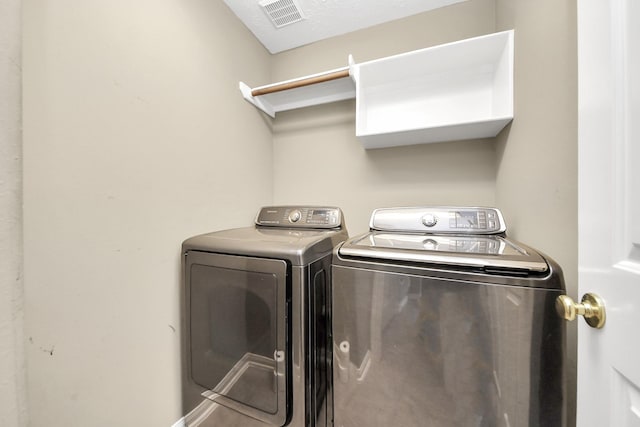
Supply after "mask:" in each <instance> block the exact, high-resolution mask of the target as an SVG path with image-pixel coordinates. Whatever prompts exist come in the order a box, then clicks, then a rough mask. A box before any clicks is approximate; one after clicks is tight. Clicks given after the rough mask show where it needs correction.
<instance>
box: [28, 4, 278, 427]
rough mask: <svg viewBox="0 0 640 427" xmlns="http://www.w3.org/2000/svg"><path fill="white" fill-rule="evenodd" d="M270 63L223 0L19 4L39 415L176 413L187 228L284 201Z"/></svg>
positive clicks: (120, 421)
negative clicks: (248, 88)
mask: <svg viewBox="0 0 640 427" xmlns="http://www.w3.org/2000/svg"><path fill="white" fill-rule="evenodd" d="M269 62H270V58H269V55H268V54H267V53H266V51H265V50H264V49H263V48H262V46H261V45H260V44H259V43H258V42H257V41H256V40H255V39H254V38H253V36H252V35H251V34H250V33H249V32H248V31H247V30H246V29H245V28H244V27H243V26H242V25H241V24H240V23H239V22H238V21H237V20H236V19H235V17H234V16H233V15H232V14H231V13H230V11H229V10H228V9H227V8H226V6H224V4H223V3H222V2H221V1H210V0H185V1H170V0H161V1H156V0H142V1H135V2H131V1H122V0H116V1H100V0H85V1H80V2H79V1H72V0H57V1H49V0H27V1H26V2H25V4H24V209H25V214H24V230H25V231H24V237H25V243H24V245H25V248H24V249H25V291H26V319H27V320H26V332H25V335H26V337H25V338H26V347H27V348H26V353H27V364H28V387H27V389H28V401H29V406H30V414H29V415H30V420H31V425H32V426H34V427H40V426H47V427H58V426H59V427H62V426H64V427H69V426H92V427H100V426H104V427H114V426H168V425H171V424H172V423H173V422H174V421H175V420H177V419H178V418H179V417H180V416H181V409H180V372H181V371H180V360H179V359H180V355H179V354H180V337H179V331H180V318H179V270H180V257H179V248H180V243H181V241H182V240H183V239H184V238H186V237H188V236H190V235H194V234H196V233H202V232H207V231H211V230H214V229H221V228H228V227H234V226H240V225H246V224H247V223H249V222H250V221H251V220H252V219H253V216H254V215H255V212H256V210H257V207H259V206H260V205H264V204H268V203H270V202H271V200H272V179H271V175H272V161H271V157H272V150H271V130H270V127H269V124H268V122H267V121H265V120H264V119H263V117H262V116H261V115H260V114H259V113H258V112H257V111H256V110H255V109H254V108H252V107H251V106H250V105H249V104H247V103H246V102H244V101H243V100H242V97H241V96H240V94H239V91H238V88H237V84H238V79H239V76H241V75H242V76H243V78H245V79H247V80H249V81H258V80H261V81H262V80H268V79H269V69H268V68H269V67H268V65H269ZM223 208H224V209H223Z"/></svg>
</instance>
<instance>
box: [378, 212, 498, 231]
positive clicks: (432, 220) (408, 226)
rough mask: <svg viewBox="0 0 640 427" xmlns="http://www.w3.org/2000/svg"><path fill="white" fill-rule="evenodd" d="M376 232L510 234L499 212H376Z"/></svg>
mask: <svg viewBox="0 0 640 427" xmlns="http://www.w3.org/2000/svg"><path fill="white" fill-rule="evenodd" d="M369 226H370V228H371V229H372V230H379V231H404V232H424V233H433V234H437V233H452V234H453V233H455V234H500V233H504V232H505V231H506V230H507V227H506V224H505V223H504V219H503V217H502V213H501V212H500V211H499V210H498V209H496V208H477V207H452V206H437V207H407V208H383V209H376V210H375V211H374V212H373V214H372V215H371V222H370V224H369Z"/></svg>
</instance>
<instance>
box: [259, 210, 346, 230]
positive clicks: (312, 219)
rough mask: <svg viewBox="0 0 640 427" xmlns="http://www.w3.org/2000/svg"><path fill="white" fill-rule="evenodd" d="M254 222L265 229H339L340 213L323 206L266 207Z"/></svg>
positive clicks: (340, 223)
mask: <svg viewBox="0 0 640 427" xmlns="http://www.w3.org/2000/svg"><path fill="white" fill-rule="evenodd" d="M255 222H256V225H260V226H266V227H289V228H290V227H296V228H298V227H299V228H339V227H341V226H342V211H340V209H338V208H335V207H324V206H267V207H264V208H262V209H260V212H258V216H257V217H256V221H255Z"/></svg>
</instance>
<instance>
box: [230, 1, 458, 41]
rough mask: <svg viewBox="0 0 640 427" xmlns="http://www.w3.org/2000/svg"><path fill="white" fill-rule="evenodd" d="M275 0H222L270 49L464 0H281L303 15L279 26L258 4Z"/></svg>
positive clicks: (337, 33)
mask: <svg viewBox="0 0 640 427" xmlns="http://www.w3.org/2000/svg"><path fill="white" fill-rule="evenodd" d="M274 1H275V0H264V1H261V0H224V2H225V3H226V4H227V6H229V8H230V9H231V10H232V11H233V12H234V13H235V14H236V16H238V18H239V19H240V20H241V21H242V22H243V23H244V24H245V25H246V26H247V28H249V30H251V32H252V33H253V34H254V35H255V36H256V38H257V39H258V40H260V42H261V43H262V44H263V45H264V46H265V47H266V48H267V50H268V51H269V52H271V53H278V52H282V51H284V50H288V49H292V48H295V47H298V46H302V45H305V44H309V43H313V42H315V41H318V40H322V39H326V38H330V37H333V36H337V35H340V34H345V33H349V32H351V31H355V30H359V29H362V28H367V27H371V26H373V25H377V24H381V23H383V22H388V21H393V20H396V19H400V18H404V17H407V16H411V15H415V14H418V13H421V12H426V11H428V10H432V9H436V8H439V7H443V6H447V5H450V4H453V3H459V2H462V1H465V0H281V1H283V2H294V3H295V4H296V6H297V7H298V8H299V9H300V10H301V12H302V16H303V19H302V20H300V21H298V22H294V23H291V24H288V25H285V26H282V27H280V28H277V27H276V25H275V24H274V23H273V22H272V21H271V19H270V18H269V16H268V14H267V12H266V11H265V10H264V9H263V7H261V6H260V3H265V2H266V3H271V2H274ZM276 6H277V4H276Z"/></svg>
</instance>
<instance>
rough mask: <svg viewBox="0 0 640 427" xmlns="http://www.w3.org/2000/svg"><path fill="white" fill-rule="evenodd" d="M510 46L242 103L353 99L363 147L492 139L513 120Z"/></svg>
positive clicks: (399, 62) (489, 38)
mask: <svg viewBox="0 0 640 427" xmlns="http://www.w3.org/2000/svg"><path fill="white" fill-rule="evenodd" d="M513 39H514V33H513V30H511V31H504V32H500V33H494V34H489V35H486V36H481V37H475V38H471V39H466V40H461V41H457V42H454V43H448V44H443V45H440V46H434V47H430V48H426V49H421V50H416V51H413V52H408V53H403V54H400V55H395V56H389V57H386V58H382V59H377V60H374V61H369V62H363V63H361V64H356V63H354V61H353V58H352V57H351V56H349V65H348V66H347V67H343V68H338V69H335V70H330V71H326V72H323V73H318V74H313V75H311V76H306V77H303V78H299V79H292V80H287V81H284V82H280V83H274V84H271V85H266V86H260V87H257V88H254V89H251V88H250V87H249V86H247V85H246V84H244V83H243V82H240V90H241V92H242V95H243V96H244V98H245V99H246V100H247V101H249V102H250V103H252V104H253V105H255V106H256V107H257V108H259V109H261V110H262V111H264V112H265V113H267V114H269V115H270V116H271V117H275V114H276V113H277V112H279V111H286V110H291V109H295V108H302V107H307V106H311V105H318V104H324V103H328V102H334V101H340V100H344V99H350V98H354V97H355V98H356V136H357V137H358V138H359V139H360V141H361V142H362V144H363V145H364V147H365V148H367V149H369V148H382V147H394V146H399V145H412V144H423V143H431V142H442V141H451V140H461V139H477V138H488V137H494V136H496V135H497V134H498V133H499V132H500V131H501V130H502V129H503V128H504V127H505V126H506V125H507V124H508V123H509V122H510V121H511V120H512V119H513V50H514V47H513V43H514V42H513Z"/></svg>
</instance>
